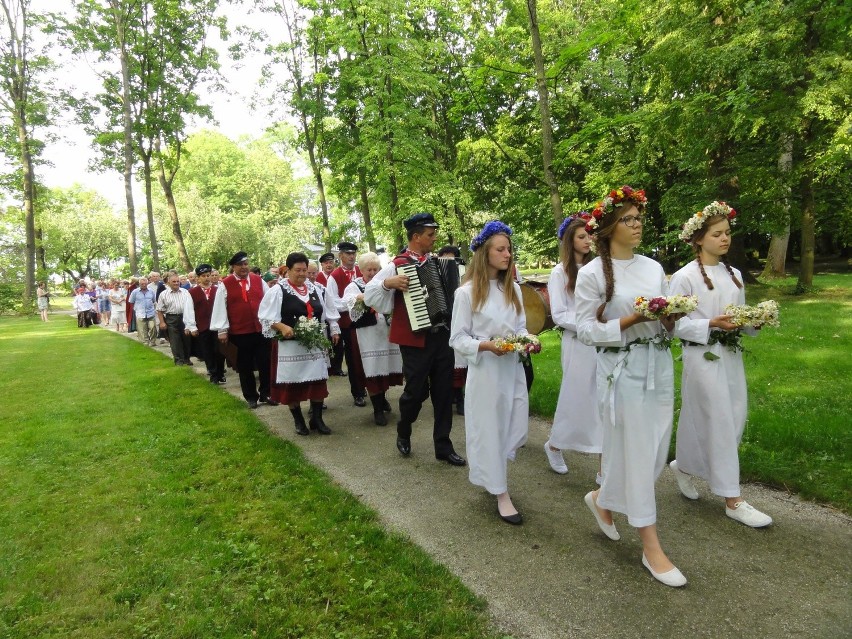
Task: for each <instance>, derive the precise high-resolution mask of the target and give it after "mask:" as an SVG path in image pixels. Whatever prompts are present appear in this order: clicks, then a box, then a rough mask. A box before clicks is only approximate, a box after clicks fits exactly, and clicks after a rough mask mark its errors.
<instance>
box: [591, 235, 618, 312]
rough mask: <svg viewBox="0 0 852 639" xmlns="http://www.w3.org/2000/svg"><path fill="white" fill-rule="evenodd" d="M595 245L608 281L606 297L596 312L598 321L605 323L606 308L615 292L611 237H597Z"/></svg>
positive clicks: (605, 278)
mask: <svg viewBox="0 0 852 639" xmlns="http://www.w3.org/2000/svg"><path fill="white" fill-rule="evenodd" d="M595 246H596V247H597V249H598V256H599V257H600V258H601V265H602V266H603V273H604V280H605V281H606V299H605V300H604V303H603V304H601V305H600V306H599V307H598V312H597V313H595V316H596V317H597V319H598V321H599V322H601V323H603V322H604V321H605V320H604V318H603V313H604V309H605V308H606V305H607V304H608V303H609V301H610V300H611V299H612V296H613V294H614V293H615V277H614V276H613V273H612V257H611V256H610V254H609V238H595Z"/></svg>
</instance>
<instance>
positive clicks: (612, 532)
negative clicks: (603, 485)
mask: <svg viewBox="0 0 852 639" xmlns="http://www.w3.org/2000/svg"><path fill="white" fill-rule="evenodd" d="M583 501H584V502H586V506H588V507H589V510H591V511H592V514H593V515H594V516H595V521H596V522H598V528H600V529H601V531H603V534H604V535H606V536H607V537H609V538H610V539H612V540H613V541H618V540H619V539H621V535H619V534H618V531H617V530H616V529H615V524H614V523H613V524H607V523H606V522H604V520H603V519H601V516H600V513H599V512H598V507H597V505H595V498H594V497H592V493H587V494H586V496H585V497H583Z"/></svg>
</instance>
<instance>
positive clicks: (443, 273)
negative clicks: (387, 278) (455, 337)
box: [396, 257, 459, 332]
mask: <svg viewBox="0 0 852 639" xmlns="http://www.w3.org/2000/svg"><path fill="white" fill-rule="evenodd" d="M396 272H397V274H399V275H405V276H407V277H408V290H407V291H404V292H403V294H402V297H403V300H404V301H405V308H406V310H407V311H408V319H409V321H410V322H411V330H412V331H415V332H417V331H424V330H427V329H430V328H432V327H433V326H438V325H440V324H445V325H446V326H449V325H450V319H451V318H452V315H453V295H454V294H455V292H456V289H457V288H458V287H459V265H458V263H457V262H456V261H455V260H445V259H439V258H436V257H430V258H429V259H427V260H426V261H424V262H423V263H422V264H418V263H416V262H411V263H409V264H401V265H399V266H397V267H396Z"/></svg>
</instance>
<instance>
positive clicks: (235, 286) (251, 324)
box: [222, 273, 264, 335]
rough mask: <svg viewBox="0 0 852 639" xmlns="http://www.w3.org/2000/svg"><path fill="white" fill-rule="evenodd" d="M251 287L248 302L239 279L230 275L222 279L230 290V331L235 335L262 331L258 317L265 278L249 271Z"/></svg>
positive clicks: (228, 290) (228, 304)
mask: <svg viewBox="0 0 852 639" xmlns="http://www.w3.org/2000/svg"><path fill="white" fill-rule="evenodd" d="M249 282H250V284H251V288H249V290H248V291H246V292H247V297H248V302H244V301H243V288H242V286H240V282H239V280H237V278H236V277H234V276H233V275H229V276H228V277H226V278H225V279H223V280H222V285H223V286H224V287H225V290H226V291H227V292H228V300H227V302H228V303H227V307H228V324H230V328H229V329H228V332H229V333H231V334H233V335H248V334H249V333H260V331H261V327H260V321H258V319H257V311H258V309H259V308H260V301H261V300H262V299H263V293H264V287H263V280H262V279H260V276H259V275H255V274H254V273H249Z"/></svg>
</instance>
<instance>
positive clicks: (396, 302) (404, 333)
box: [388, 255, 426, 348]
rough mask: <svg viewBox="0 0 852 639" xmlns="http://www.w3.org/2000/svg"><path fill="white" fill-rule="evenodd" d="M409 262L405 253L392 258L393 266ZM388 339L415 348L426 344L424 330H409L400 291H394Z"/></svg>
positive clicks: (406, 312)
mask: <svg viewBox="0 0 852 639" xmlns="http://www.w3.org/2000/svg"><path fill="white" fill-rule="evenodd" d="M410 263H411V260H410V259H409V258H407V257H405V255H397V256H396V257H395V258H394V260H393V264H394V266H401V265H402V264H410ZM388 341H390V342H391V343H393V344H399V345H400V346H416V347H417V348H423V347H424V346H426V332H425V331H424V332H420V333H415V332H414V331H412V330H411V322H410V321H409V320H408V309H407V308H406V306H405V299H404V298H403V297H402V291H394V296H393V315H392V316H391V325H390V333H389V334H388Z"/></svg>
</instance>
